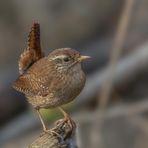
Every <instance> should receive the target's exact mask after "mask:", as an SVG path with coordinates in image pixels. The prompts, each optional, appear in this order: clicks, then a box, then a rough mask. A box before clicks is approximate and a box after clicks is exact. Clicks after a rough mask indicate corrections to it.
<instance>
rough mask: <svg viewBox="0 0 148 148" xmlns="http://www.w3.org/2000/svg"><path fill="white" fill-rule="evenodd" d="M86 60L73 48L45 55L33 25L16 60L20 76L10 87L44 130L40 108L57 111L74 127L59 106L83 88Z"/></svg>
mask: <svg viewBox="0 0 148 148" xmlns="http://www.w3.org/2000/svg"><path fill="white" fill-rule="evenodd" d="M89 58H90V56H84V55H81V54H80V53H79V52H78V51H77V50H75V49H72V48H58V49H54V50H52V51H51V52H50V53H49V54H48V55H47V56H45V54H44V53H43V51H42V49H41V44H40V24H39V23H38V22H34V23H33V25H32V27H31V31H30V33H29V35H28V44H27V48H25V50H24V51H23V52H22V53H21V55H20V58H19V60H18V65H19V74H20V75H19V76H18V78H17V79H16V80H15V82H14V84H13V88H15V89H16V90H17V91H19V92H21V93H23V94H24V95H25V96H26V98H27V101H28V102H29V103H30V104H31V105H32V106H33V108H34V109H35V110H36V111H37V113H38V116H39V119H40V121H41V124H42V127H43V131H45V132H47V131H48V128H47V127H46V125H45V123H44V120H43V117H42V115H41V113H40V109H42V108H44V109H48V108H58V109H59V110H60V111H61V112H62V114H63V115H64V118H65V121H70V124H71V126H72V127H73V126H74V125H73V123H72V122H71V121H72V119H71V117H70V115H69V114H68V113H66V112H65V111H64V110H63V108H62V107H61V106H62V105H64V104H67V103H69V102H71V101H73V100H74V99H75V98H76V97H77V96H78V95H79V94H80V92H81V91H82V89H83V88H84V85H85V81H86V76H85V73H84V71H83V66H82V63H83V61H85V60H87V59H89Z"/></svg>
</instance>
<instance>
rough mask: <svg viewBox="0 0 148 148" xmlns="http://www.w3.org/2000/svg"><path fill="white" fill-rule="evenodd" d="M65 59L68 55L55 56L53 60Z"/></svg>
mask: <svg viewBox="0 0 148 148" xmlns="http://www.w3.org/2000/svg"><path fill="white" fill-rule="evenodd" d="M65 57H67V55H58V56H54V57H53V58H52V59H53V60H55V59H57V58H60V59H63V58H65Z"/></svg>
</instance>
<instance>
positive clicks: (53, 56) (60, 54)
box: [48, 48, 90, 70]
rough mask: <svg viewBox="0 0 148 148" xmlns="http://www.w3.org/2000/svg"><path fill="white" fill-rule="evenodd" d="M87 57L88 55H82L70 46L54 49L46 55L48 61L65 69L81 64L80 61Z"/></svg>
mask: <svg viewBox="0 0 148 148" xmlns="http://www.w3.org/2000/svg"><path fill="white" fill-rule="evenodd" d="M89 58H90V56H82V55H80V53H79V52H78V51H76V50H74V49H71V48H60V49H55V50H53V51H52V52H51V53H50V54H49V55H48V59H49V60H50V61H52V62H54V63H55V64H56V65H57V67H59V68H61V69H65V70H68V69H70V68H72V67H75V66H77V65H79V66H81V63H82V62H83V61H85V60H87V59H89Z"/></svg>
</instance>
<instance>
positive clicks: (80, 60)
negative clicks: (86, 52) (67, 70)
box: [78, 56, 91, 62]
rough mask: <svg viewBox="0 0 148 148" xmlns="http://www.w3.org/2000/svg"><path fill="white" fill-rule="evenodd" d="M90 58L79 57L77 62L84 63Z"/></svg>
mask: <svg viewBox="0 0 148 148" xmlns="http://www.w3.org/2000/svg"><path fill="white" fill-rule="evenodd" d="M90 58H91V57H90V56H80V57H79V58H78V61H79V62H82V61H85V60H87V59H90Z"/></svg>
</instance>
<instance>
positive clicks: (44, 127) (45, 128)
mask: <svg viewBox="0 0 148 148" xmlns="http://www.w3.org/2000/svg"><path fill="white" fill-rule="evenodd" d="M36 111H37V113H38V116H39V119H40V121H41V124H42V126H43V131H45V132H46V131H48V128H47V127H46V125H45V123H44V121H43V117H42V115H41V113H40V111H39V109H36Z"/></svg>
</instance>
